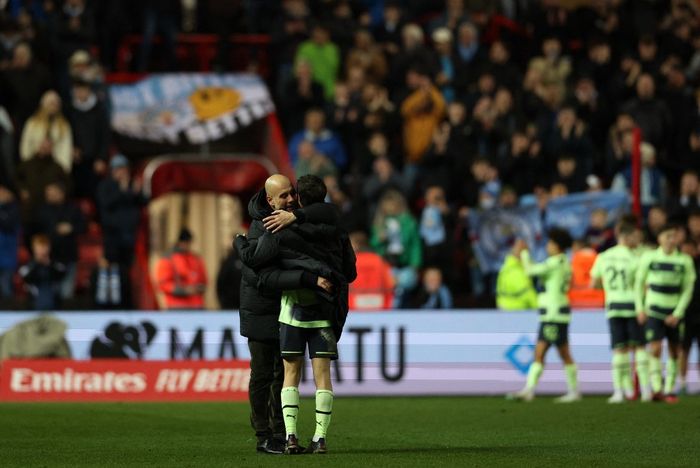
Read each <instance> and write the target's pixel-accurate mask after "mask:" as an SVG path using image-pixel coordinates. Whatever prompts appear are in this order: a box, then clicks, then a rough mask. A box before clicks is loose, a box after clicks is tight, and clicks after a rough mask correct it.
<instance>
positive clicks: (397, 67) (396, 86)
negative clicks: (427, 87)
mask: <svg viewBox="0 0 700 468" xmlns="http://www.w3.org/2000/svg"><path fill="white" fill-rule="evenodd" d="M424 42H425V37H424V34H423V30H422V29H421V28H420V26H418V25H417V24H414V23H409V24H406V25H404V27H403V28H402V29H401V44H402V47H401V49H400V50H399V52H398V53H397V54H396V55H395V56H394V60H393V61H392V63H391V73H390V76H389V87H390V89H392V90H393V91H394V92H393V93H392V97H393V99H394V101H395V102H400V101H401V100H402V99H403V98H404V97H405V96H406V94H407V93H410V92H412V91H413V90H412V89H411V88H412V84H411V83H409V82H408V81H407V74H408V73H409V71H410V70H411V69H412V68H413V69H417V70H422V71H423V73H424V74H425V75H427V76H430V75H432V74H433V73H436V72H437V69H438V63H437V58H436V57H435V54H434V53H433V52H432V51H431V50H429V49H428V48H426V47H425V44H424ZM406 86H408V88H409V89H408V90H406V88H405V87H406Z"/></svg>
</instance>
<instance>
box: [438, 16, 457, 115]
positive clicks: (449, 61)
mask: <svg viewBox="0 0 700 468" xmlns="http://www.w3.org/2000/svg"><path fill="white" fill-rule="evenodd" d="M433 44H434V46H435V50H436V51H437V55H438V61H439V66H440V69H439V71H438V74H437V76H436V77H435V84H436V85H437V87H438V88H439V89H440V92H441V93H442V97H443V99H444V100H445V102H446V103H448V104H449V103H450V102H452V101H454V100H455V98H456V90H455V83H456V82H457V79H456V78H457V73H458V70H457V64H456V63H455V60H454V58H453V55H452V32H451V31H450V30H449V29H447V28H438V29H436V30H435V31H434V32H433Z"/></svg>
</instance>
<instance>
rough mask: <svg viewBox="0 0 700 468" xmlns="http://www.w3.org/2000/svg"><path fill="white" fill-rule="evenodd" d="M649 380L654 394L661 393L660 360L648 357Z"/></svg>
mask: <svg viewBox="0 0 700 468" xmlns="http://www.w3.org/2000/svg"><path fill="white" fill-rule="evenodd" d="M649 380H651V390H652V391H653V392H654V393H659V392H660V391H661V359H659V358H657V357H655V356H649Z"/></svg>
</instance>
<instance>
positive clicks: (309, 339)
mask: <svg viewBox="0 0 700 468" xmlns="http://www.w3.org/2000/svg"><path fill="white" fill-rule="evenodd" d="M307 345H308V347H309V357H310V358H312V359H313V358H328V359H331V360H336V359H338V343H337V342H336V339H335V334H334V333H333V329H332V328H301V327H293V326H291V325H287V324H286V323H280V350H281V352H282V357H283V358H284V357H301V356H303V355H304V353H305V352H306V346H307Z"/></svg>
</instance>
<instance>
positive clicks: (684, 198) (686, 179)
mask: <svg viewBox="0 0 700 468" xmlns="http://www.w3.org/2000/svg"><path fill="white" fill-rule="evenodd" d="M666 209H667V211H668V213H669V216H670V217H671V219H674V220H677V221H680V222H682V221H683V220H684V219H685V218H686V217H687V216H688V213H689V212H691V211H694V210H697V209H700V181H699V180H698V173H697V172H695V171H694V170H687V171H685V172H684V173H683V175H682V176H681V183H680V191H679V194H678V196H677V197H674V198H671V199H669V200H668V203H667V208H666Z"/></svg>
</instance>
